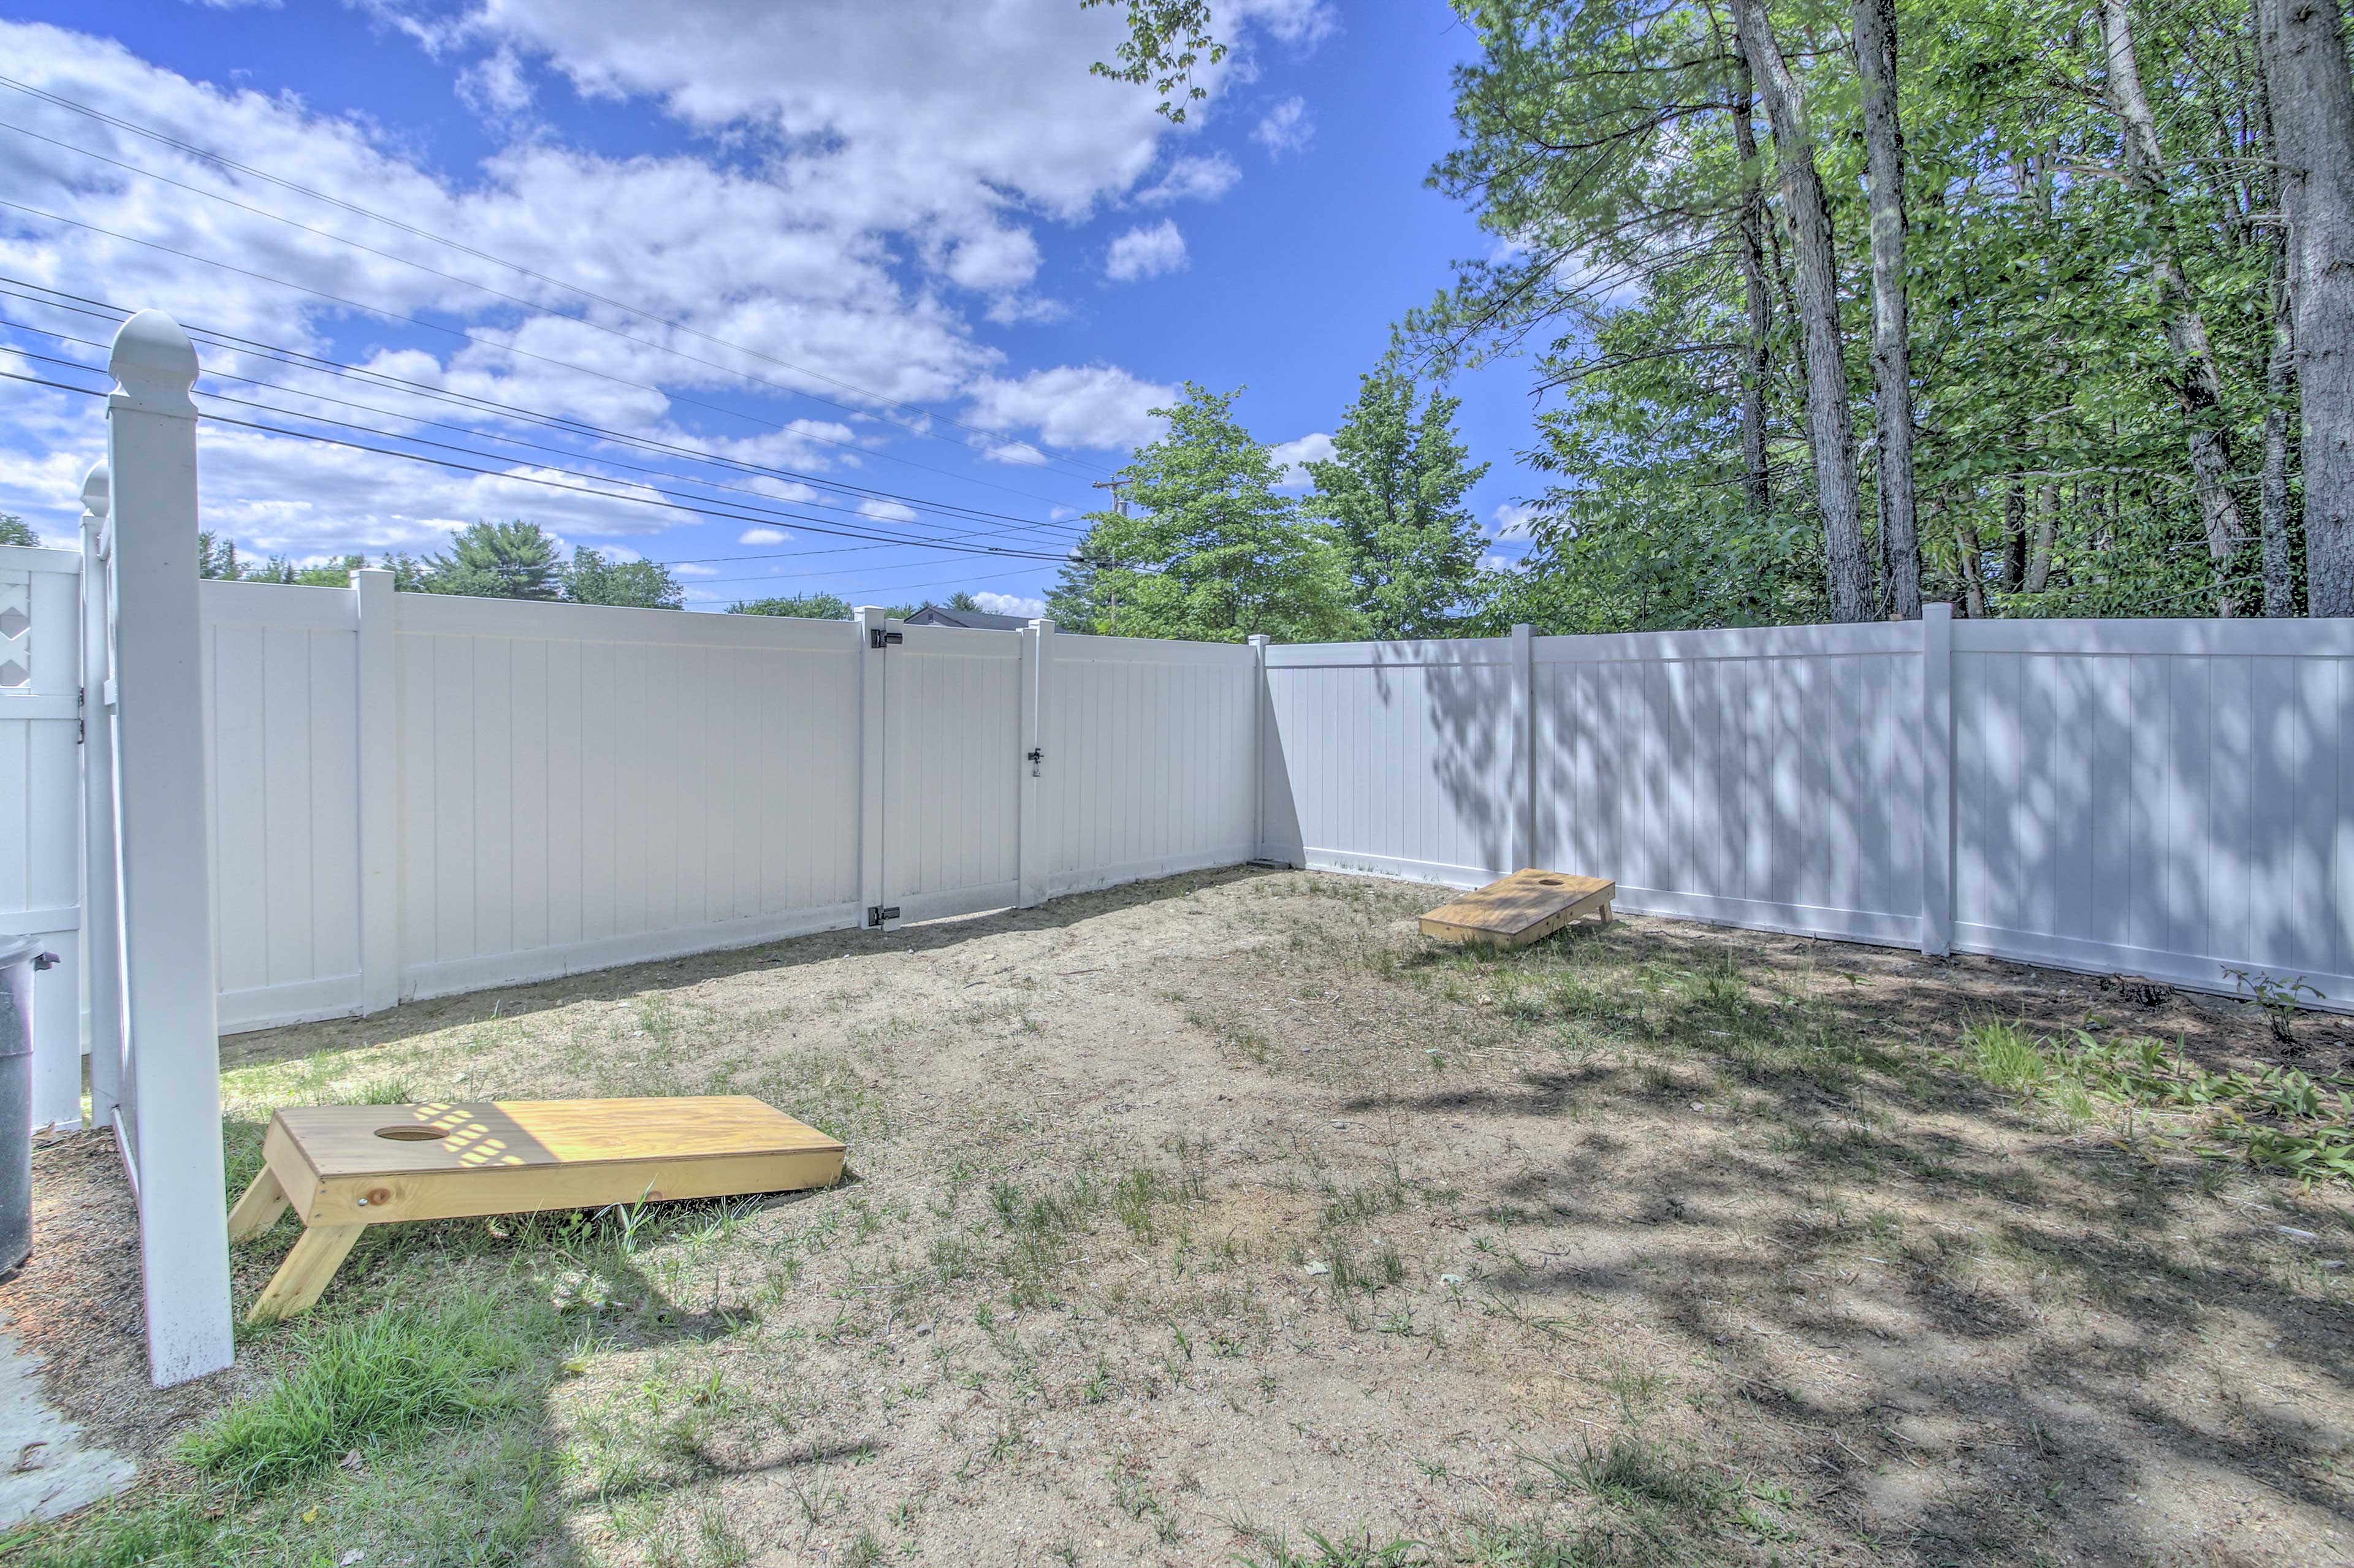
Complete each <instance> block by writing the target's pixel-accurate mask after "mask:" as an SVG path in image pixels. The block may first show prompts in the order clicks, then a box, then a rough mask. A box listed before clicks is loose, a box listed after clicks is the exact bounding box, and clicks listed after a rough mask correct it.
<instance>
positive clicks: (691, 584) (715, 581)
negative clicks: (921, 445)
mask: <svg viewBox="0 0 2354 1568" xmlns="http://www.w3.org/2000/svg"><path fill="white" fill-rule="evenodd" d="M932 564H933V563H931V562H928V561H926V562H919V563H911V565H922V566H930V565H932ZM888 569H889V568H887V567H886V568H885V570H888ZM844 575H845V574H843V573H840V572H778V573H775V574H773V575H771V576H769V577H686V578H684V579H682V583H683V586H684V587H687V588H729V587H733V586H735V585H737V584H740V583H790V582H798V581H806V580H807V579H809V578H811V577H842V576H844ZM870 575H871V574H870ZM1029 575H1030V574H1029V573H1028V572H1027V571H1020V572H992V573H991V574H990V575H989V576H988V577H939V578H937V579H935V580H933V581H931V582H923V583H899V584H897V585H896V586H895V587H893V588H890V589H889V591H890V592H893V593H905V592H907V590H908V589H909V588H946V587H948V586H949V584H951V583H1002V582H1010V581H1012V580H1013V578H1015V577H1028V576H1029ZM860 580H861V581H862V582H864V579H863V578H862V579H860ZM865 586H866V587H867V588H871V587H873V585H872V584H871V583H867V584H866V585H865ZM852 591H853V592H854V593H863V592H864V591H865V588H857V589H854V590H852Z"/></svg>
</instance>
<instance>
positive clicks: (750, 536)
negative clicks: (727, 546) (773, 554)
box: [736, 528, 792, 545]
mask: <svg viewBox="0 0 2354 1568" xmlns="http://www.w3.org/2000/svg"><path fill="white" fill-rule="evenodd" d="M791 537H792V535H790V534H788V533H786V532H785V531H784V530H783V529H782V528H747V529H745V530H744V531H743V532H742V533H741V534H738V535H736V542H737V544H739V545H781V544H783V543H784V542H785V541H786V540H788V539H790V538H791Z"/></svg>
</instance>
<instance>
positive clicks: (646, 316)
mask: <svg viewBox="0 0 2354 1568" xmlns="http://www.w3.org/2000/svg"><path fill="white" fill-rule="evenodd" d="M0 86H6V87H10V88H14V89H15V90H17V91H18V92H22V93H24V94H26V95H27V96H28V97H32V98H36V99H39V100H41V101H44V102H48V103H51V104H55V105H57V106H58V108H61V109H68V110H71V111H74V112H76V113H78V114H83V115H87V116H89V117H90V118H91V119H93V120H97V121H100V122H103V123H105V124H109V125H112V126H114V127H115V128H117V129H118V130H122V131H128V132H131V133H132V134H133V135H137V136H144V137H146V138H148V139H149V140H151V141H154V142H158V143H163V144H164V145H166V146H169V147H171V148H173V149H174V150H175V151H177V152H181V153H185V154H187V155H189V156H190V157H193V158H196V159H198V160H200V161H202V162H205V163H209V164H215V165H217V166H218V167H221V168H224V169H228V170H232V171H234V172H236V173H238V174H242V175H249V176H250V177H252V178H254V179H259V180H265V181H267V182H269V183H270V184H271V185H277V186H280V187H281V188H282V189H285V190H291V191H295V192H297V193H299V194H301V195H302V196H309V197H311V198H312V199H313V200H315V201H323V202H325V203H326V204H328V205H329V206H330V207H340V208H342V209H343V210H344V211H345V212H349V213H353V214H355V215H356V216H358V217H366V218H369V219H372V220H374V221H375V222H377V223H382V224H385V225H387V226H388V227H390V228H397V229H399V230H400V231H401V232H403V233H405V234H409V235H414V236H415V237H417V238H420V239H425V240H429V241H431V242H432V243H434V244H436V245H441V246H446V247H448V248H449V249H452V250H455V251H458V252H460V253H461V254H463V255H467V256H471V257H473V258H474V259H475V260H479V261H487V262H489V263H491V264H492V265H493V266H497V267H504V268H506V269H507V270H510V271H513V272H517V273H521V274H522V275H523V276H525V277H526V278H531V279H534V280H535V281H539V282H542V283H546V284H547V285H549V286H550V287H552V288H558V289H563V290H565V291H568V292H570V293H574V294H578V295H579V296H580V297H581V298H582V299H586V300H593V301H595V302H597V303H599V304H602V305H608V306H610V307H611V308H613V309H614V310H618V311H626V312H628V313H630V314H631V315H633V316H637V317H639V318H641V319H642V320H645V321H650V322H655V323H660V324H661V325H663V326H666V327H669V328H670V329H672V330H673V331H674V332H683V333H687V334H692V335H693V336H695V337H699V338H701V339H703V340H704V341H705V342H706V343H711V344H716V345H718V346H720V347H722V348H727V349H733V350H734V351H735V352H737V353H738V354H744V355H750V356H752V357H753V358H755V359H760V360H765V361H767V362H768V363H769V364H771V365H775V366H780V367H781V368H783V369H787V370H790V371H793V372H795V373H796V374H798V375H802V376H811V377H813V378H815V379H817V380H820V381H823V382H826V383H827V384H829V385H831V386H834V387H842V388H843V390H845V391H849V392H855V393H857V394H858V395H859V396H860V397H869V398H872V399H874V400H875V401H876V402H878V403H882V404H885V405H886V406H888V407H891V408H904V409H908V410H912V411H914V412H917V413H920V414H922V415H924V416H925V417H926V418H936V419H938V420H940V421H941V422H942V423H944V424H949V425H954V426H956V427H957V428H958V429H963V430H970V431H971V432H972V433H973V434H975V435H978V436H982V437H985V438H992V439H993V437H994V435H995V434H996V432H993V431H990V430H986V429H981V427H979V426H976V425H970V424H968V423H966V422H965V421H963V420H961V419H958V418H953V417H952V416H949V415H947V414H942V413H938V411H936V410H933V409H928V408H922V407H921V406H920V405H918V404H914V403H909V402H907V401H906V400H905V399H903V398H897V397H889V396H887V395H885V394H884V393H880V392H877V391H875V390H874V389H873V388H872V387H862V386H860V385H858V384H857V383H856V382H854V381H847V380H844V379H843V378H842V377H841V376H832V375H828V374H827V373H825V372H823V371H820V370H813V369H811V368H810V367H809V366H803V365H796V364H794V363H792V362H791V361H790V360H786V359H780V358H778V357H777V356H776V355H770V354H766V353H763V352H762V351H760V350H758V349H753V348H747V347H745V346H744V345H743V344H738V343H732V342H730V341H728V340H727V339H726V338H723V337H718V336H716V335H715V334H711V333H707V332H705V331H703V330H702V329H701V328H699V327H692V326H689V325H687V324H686V323H684V322H679V321H673V320H672V319H671V318H670V317H667V316H664V315H662V314H660V313H656V312H652V311H648V310H644V309H642V308H641V307H639V306H636V305H632V304H630V303H628V302H625V301H621V300H617V299H614V298H612V297H610V295H606V294H600V293H599V292H597V291H595V290H593V289H588V288H584V287H583V286H581V285H580V284H578V283H574V282H569V281H566V280H565V279H562V278H557V277H553V276H551V275H549V274H548V273H546V272H542V271H539V270H536V269H534V268H531V267H526V266H525V265H524V264H523V263H521V262H519V261H512V260H508V259H506V258H505V257H504V256H498V255H494V254H493V253H492V252H490V251H487V250H480V249H475V248H474V247H473V246H471V245H468V244H465V243H464V242H462V241H461V240H456V239H451V238H449V237H448V236H446V235H441V234H436V233H434V232H433V231H432V230H430V229H427V228H419V227H418V226H417V225H415V224H412V223H408V222H405V221H403V220H402V219H399V218H397V217H388V216H387V215H386V214H384V213H380V212H376V211H373V210H371V209H369V208H367V207H361V206H359V205H358V204H356V203H355V202H350V201H346V200H345V199H343V198H342V197H340V196H329V195H327V194H326V193H325V192H323V191H320V190H314V189H313V188H312V187H310V186H308V185H301V184H298V183H297V182H295V181H292V180H289V179H285V178H283V177H281V176H280V175H273V174H271V173H270V172H269V171H268V170H266V169H259V168H255V167H254V166H253V165H251V164H241V163H239V162H237V161H236V160H234V159H231V158H227V157H223V156H222V155H221V154H217V153H214V152H212V151H210V150H209V149H207V148H203V147H199V146H196V145H195V144H194V143H188V142H184V141H182V140H180V139H179V138H177V137H175V136H171V135H167V134H166V133H164V132H160V131H155V130H152V129H150V128H149V127H147V126H143V125H138V124H134V123H133V122H131V121H128V120H123V119H121V118H119V117H117V116H115V115H112V114H109V113H107V112H105V111H102V110H99V109H93V108H91V107H90V105H88V104H86V103H80V102H77V101H74V100H72V99H70V98H67V97H64V96H63V95H61V94H58V93H54V92H50V91H48V90H45V89H42V88H37V87H34V86H31V85H30V84H28V83H26V82H21V81H18V80H16V79H15V78H13V77H8V76H0ZM0 129H6V130H10V131H15V132H17V134H19V135H24V136H31V137H34V138H35V139H36V140H38V141H42V142H47V143H49V144H50V145H52V146H56V147H62V148H64V149H65V150H67V151H68V152H72V153H79V154H81V155H82V156H84V157H89V158H95V159H97V160H98V161H99V162H101V163H103V164H112V165H113V166H114V167H116V168H119V169H125V170H128V171H129V172H131V173H133V174H137V175H146V176H147V177H148V178H150V179H155V180H161V181H163V182H164V184H166V185H175V186H177V187H178V188H180V189H182V190H186V191H190V192H193V193H194V194H196V195H198V196H209V197H211V198H212V199H213V200H216V201H221V202H227V203H228V205H229V206H231V207H239V208H240V209H242V210H244V211H247V212H251V213H254V214H255V215H256V216H258V217H268V218H272V219H274V220H276V221H278V222H281V223H286V224H291V225H292V226H293V227H294V228H301V229H303V230H305V231H306V232H308V233H312V234H316V235H319V236H321V237H322V238H328V239H334V240H337V241H339V242H340V243H343V244H345V245H350V246H353V247H355V248H356V249H362V250H366V251H367V252H368V253H369V254H371V255H375V256H382V257H384V258H385V259H386V260H392V261H399V262H402V263H404V264H405V265H408V266H411V267H416V268H418V269H419V270H422V271H426V272H430V273H432V274H433V275H434V276H436V277H440V278H448V279H450V280H451V281H452V282H459V283H464V284H466V285H467V286H469V287H471V288H476V289H481V290H482V291H484V292H485V293H490V294H493V295H495V296H496V297H498V298H500V299H504V300H511V301H514V302H515V303H518V304H525V305H531V302H528V301H524V300H519V299H516V297H515V296H514V295H512V294H505V293H502V292H501V291H498V290H496V289H493V288H490V287H489V286H488V285H487V284H482V283H477V282H474V281H472V280H471V279H467V278H460V277H457V276H455V275H454V274H451V273H448V272H443V271H440V270H439V269H436V268H432V267H427V266H425V265H424V264H423V263H422V262H418V261H411V260H408V258H406V257H401V256H395V255H392V254H391V253H389V252H387V251H383V250H378V249H376V248H375V247H373V246H369V245H365V244H362V243H361V242H360V241H358V240H356V239H347V238H345V237H344V236H342V235H339V234H335V233H333V232H332V231H330V230H326V229H323V228H314V227H313V226H312V225H310V224H307V223H303V222H301V221H300V220H299V219H295V218H292V217H285V216H284V215H282V214H280V213H274V212H270V211H268V210H266V209H264V208H260V207H249V206H247V205H246V204H245V203H243V202H239V201H237V200H235V199H234V198H232V197H229V196H221V195H220V194H218V193H217V192H214V191H207V190H204V189H201V188H200V187H198V186H195V185H186V184H183V183H182V182H181V181H178V180H175V179H173V178H171V177H170V176H169V175H160V174H157V173H155V172H154V170H152V169H144V168H141V167H139V166H138V165H137V164H126V163H123V162H121V161H120V160H118V159H114V158H110V157H107V156H106V155H105V154H101V153H93V152H91V151H90V149H89V148H87V147H80V146H76V145H74V144H73V143H69V142H60V141H58V140H57V139H56V138H54V137H49V136H44V135H41V134H40V132H35V131H27V130H25V129H24V128H23V127H21V126H16V125H0ZM531 308H535V309H536V308H537V307H536V306H535V305H532V306H531ZM574 319H578V320H581V321H582V322H583V324H586V325H590V326H597V327H598V328H599V331H604V332H612V333H613V334H614V335H616V336H619V337H622V338H625V339H627V340H628V341H630V342H631V343H639V344H645V345H646V346H648V347H652V348H663V344H652V343H647V340H645V339H643V338H637V337H631V336H630V334H626V333H620V332H618V331H616V330H615V329H613V328H610V327H604V326H602V325H600V324H599V323H594V322H588V321H587V320H586V318H574ZM663 351H664V352H666V353H677V351H676V350H674V349H667V348H663ZM680 357H682V358H687V359H694V356H693V355H681V356H680ZM695 363H696V364H698V365H710V364H712V362H711V361H709V360H703V359H695ZM715 368H717V369H723V370H731V373H732V374H735V375H739V376H741V375H745V374H746V373H745V372H742V371H737V370H732V367H730V366H715ZM748 379H752V380H760V378H759V377H757V376H750V377H748ZM762 385H767V386H773V385H775V384H774V383H771V382H765V381H763V382H762ZM780 389H782V390H791V391H795V392H797V393H798V394H799V395H800V396H803V397H813V398H815V399H816V400H817V401H819V402H822V403H825V404H827V405H828V406H829V407H831V408H845V407H848V405H844V404H842V403H837V402H835V401H833V400H832V398H827V397H817V395H816V394H815V393H811V392H805V391H801V390H800V389H799V388H780ZM854 411H855V412H860V413H866V412H869V410H865V409H854ZM891 422H892V423H894V424H896V423H899V421H897V420H893V421H891ZM905 428H910V429H912V427H905ZM917 434H928V432H925V431H917ZM937 439H940V440H945V439H946V438H944V437H943V438H937ZM958 444H960V445H961V444H962V443H961V442H960V443H958ZM1059 461H1064V462H1067V463H1070V464H1072V465H1073V466H1075V467H1078V468H1083V469H1087V470H1089V471H1094V472H1097V473H1102V472H1106V471H1107V470H1105V468H1104V467H1103V466H1102V465H1101V464H1100V463H1092V462H1088V461H1086V460H1085V459H1081V458H1074V457H1069V456H1067V455H1065V456H1062V457H1060V459H1059Z"/></svg>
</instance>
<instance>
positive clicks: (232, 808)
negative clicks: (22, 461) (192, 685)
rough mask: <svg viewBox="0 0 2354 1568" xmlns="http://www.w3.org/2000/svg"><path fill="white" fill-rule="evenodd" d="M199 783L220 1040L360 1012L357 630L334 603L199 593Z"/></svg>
mask: <svg viewBox="0 0 2354 1568" xmlns="http://www.w3.org/2000/svg"><path fill="white" fill-rule="evenodd" d="M198 588H199V589H200V594H199V608H200V609H202V611H203V616H204V682H205V694H206V698H207V712H208V715H209V722H208V723H207V726H206V727H205V773H206V780H207V785H208V787H209V791H210V794H211V798H212V802H213V810H212V857H213V963H214V968H215V971H216V973H217V976H218V979H219V986H220V1001H219V1008H220V1026H221V1028H222V1029H224V1030H240V1029H259V1028H263V1027H266V1026H268V1025H270V1024H273V1023H283V1022H291V1021H292V1020H295V1019H303V1018H329V1017H334V1016H335V1015H336V1014H338V1013H344V1012H354V1011H355V1010H356V1009H357V1008H358V1006H359V1001H360V952H359V902H358V899H359V825H360V813H359V775H358V734H359V728H358V713H359V702H360V697H361V694H360V691H359V686H358V673H357V666H358V656H359V622H358V619H357V615H356V613H355V596H354V595H353V594H352V593H351V592H350V591H349V590H348V589H343V588H290V587H285V586H283V585H279V584H271V583H249V582H228V581H207V582H204V583H200V584H199V585H198Z"/></svg>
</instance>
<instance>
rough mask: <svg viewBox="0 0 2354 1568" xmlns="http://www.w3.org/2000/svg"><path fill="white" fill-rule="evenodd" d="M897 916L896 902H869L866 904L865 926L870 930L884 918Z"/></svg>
mask: <svg viewBox="0 0 2354 1568" xmlns="http://www.w3.org/2000/svg"><path fill="white" fill-rule="evenodd" d="M898 917H899V906H897V905H896V904H869V905H868V906H866V928H867V929H868V930H870V931H871V930H873V929H874V928H875V927H877V926H880V925H881V924H883V922H884V921H885V920H896V919H897V918H898Z"/></svg>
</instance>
